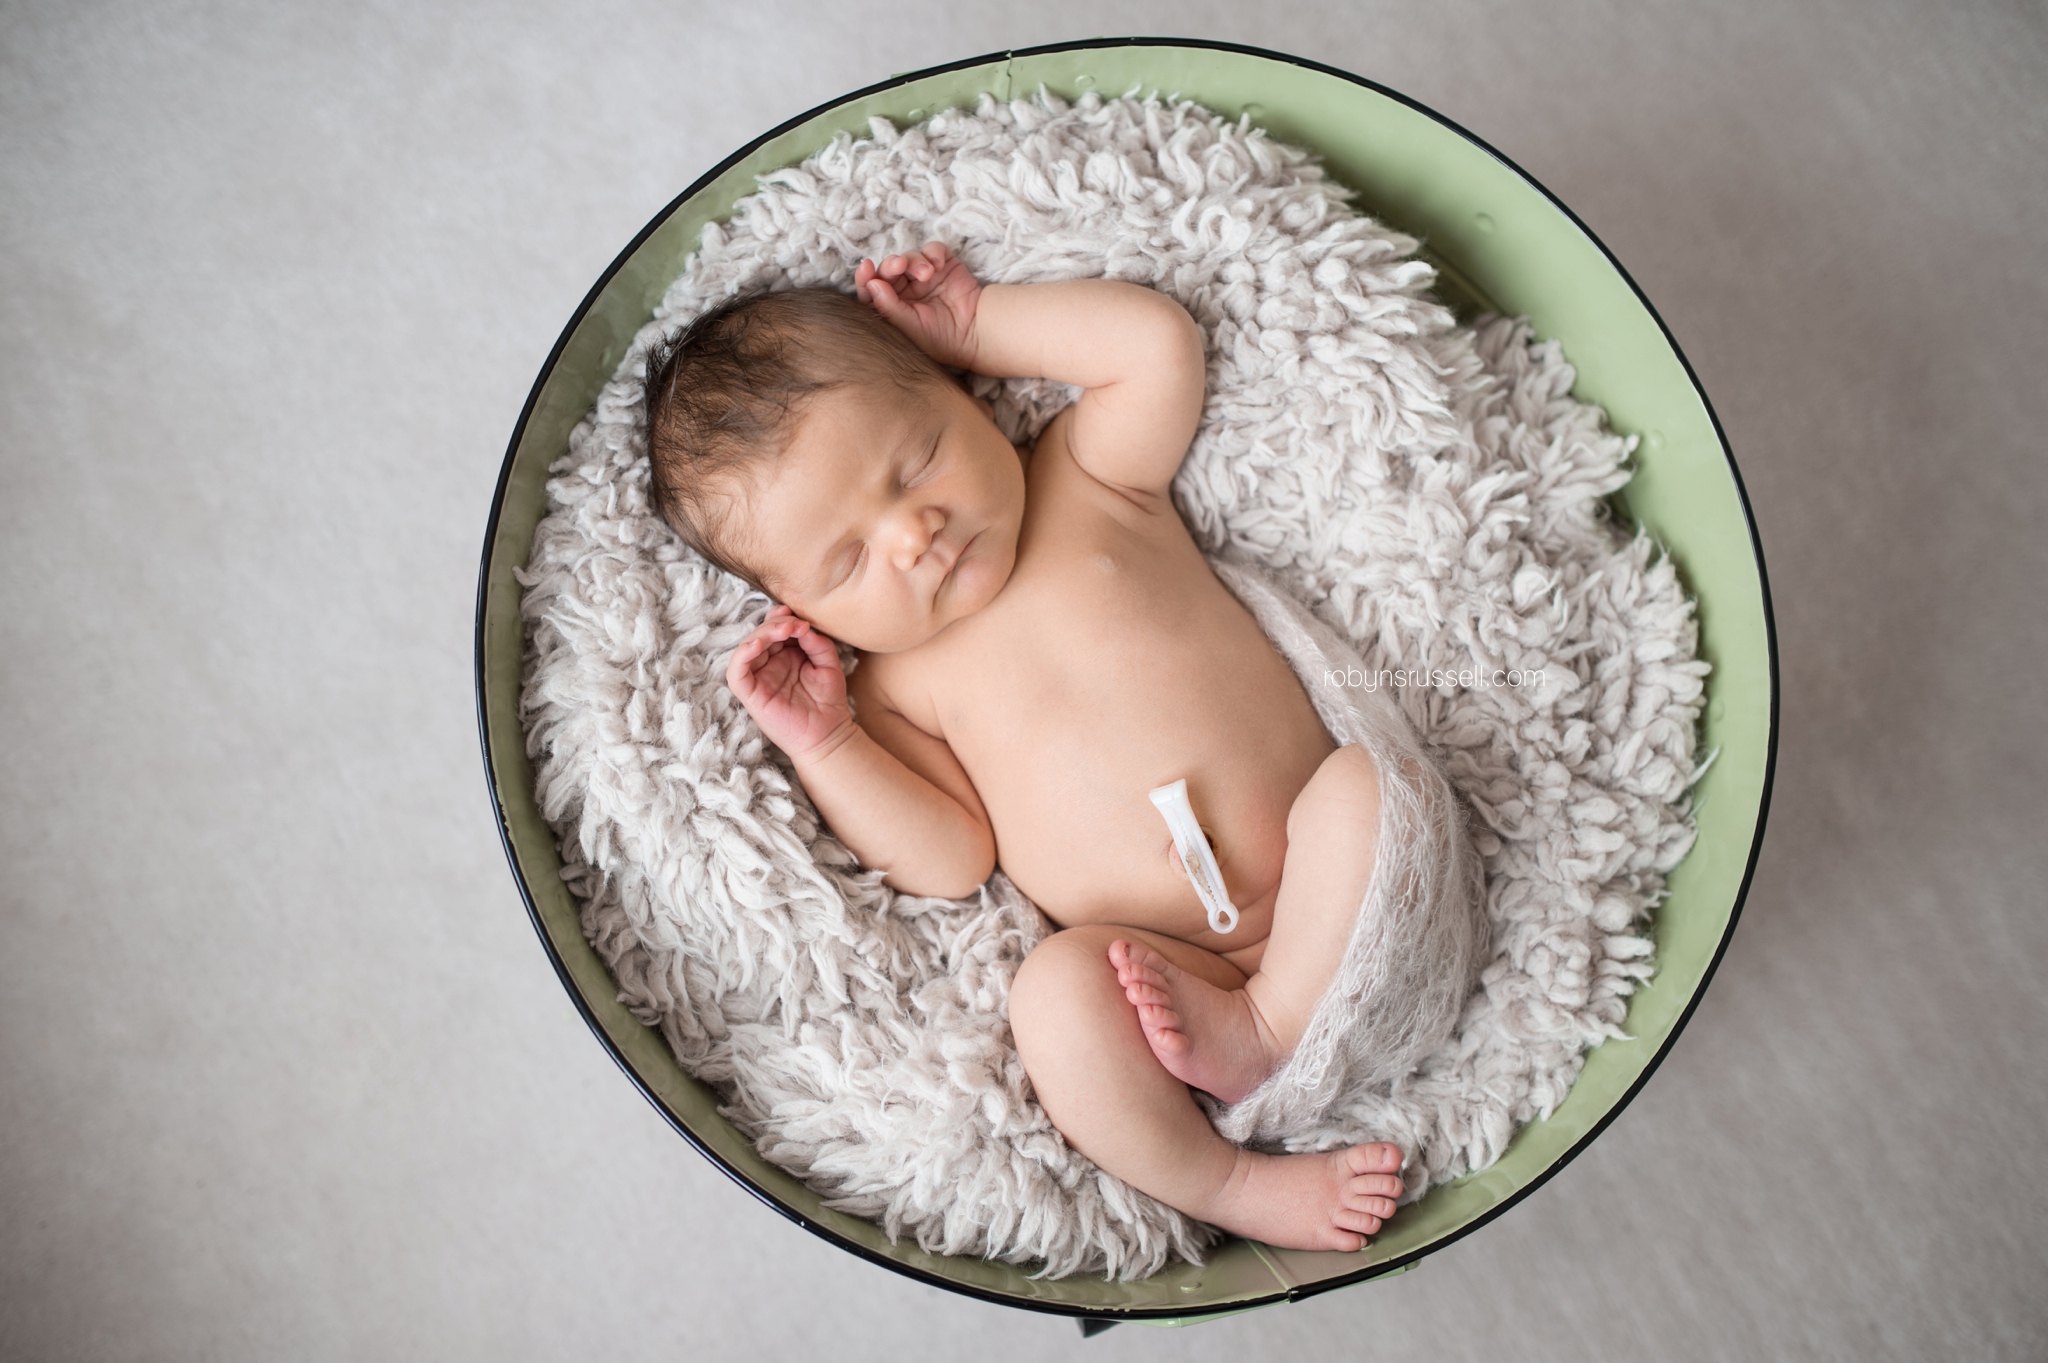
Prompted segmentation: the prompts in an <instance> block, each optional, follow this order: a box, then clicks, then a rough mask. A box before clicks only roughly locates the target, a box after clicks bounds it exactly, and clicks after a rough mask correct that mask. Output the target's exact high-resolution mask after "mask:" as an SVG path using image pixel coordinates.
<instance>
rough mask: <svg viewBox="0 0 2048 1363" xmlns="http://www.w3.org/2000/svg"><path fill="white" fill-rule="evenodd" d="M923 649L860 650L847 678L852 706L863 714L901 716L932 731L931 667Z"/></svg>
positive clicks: (933, 716)
mask: <svg viewBox="0 0 2048 1363" xmlns="http://www.w3.org/2000/svg"><path fill="white" fill-rule="evenodd" d="M927 651H928V650H927V649H926V648H923V647H920V648H912V649H906V650H904V651H903V652H901V653H864V654H862V655H861V659H860V665H859V666H857V667H855V668H854V669H853V675H852V676H851V677H849V678H848V679H847V690H848V691H849V692H850V693H851V694H852V696H853V703H854V708H855V710H856V711H857V712H859V713H860V714H863V715H873V714H875V713H877V712H878V711H882V712H887V713H890V714H896V715H901V716H902V717H903V718H905V719H908V720H909V721H910V722H911V723H913V724H915V725H917V727H918V728H920V729H923V730H924V731H925V732H926V733H931V732H933V731H934V730H933V724H934V723H935V716H936V713H937V711H936V707H935V705H934V704H933V700H932V695H933V688H932V682H933V669H932V666H931V660H930V659H929V658H926V657H924V656H923V655H924V654H925V653H926V652H927Z"/></svg>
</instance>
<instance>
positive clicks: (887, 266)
mask: <svg viewBox="0 0 2048 1363" xmlns="http://www.w3.org/2000/svg"><path fill="white" fill-rule="evenodd" d="M853 290H854V293H855V294H857V295H858V296H859V297H861V298H862V299H864V300H866V301H867V302H868V303H870V304H872V305H873V306H874V309H875V311H876V312H879V313H881V314H882V316H884V317H886V318H888V319H889V320H890V321H891V322H893V323H894V324H895V325H896V328H897V330H899V331H901V332H902V333H903V334H904V335H906V336H908V337H909V338H910V339H911V340H913V341H915V342H917V344H918V348H919V349H921V350H923V351H924V353H925V354H927V355H929V356H931V357H932V358H933V359H935V360H937V361H938V362H939V363H940V364H949V365H952V366H954V367H955V368H958V369H972V368H974V356H975V351H976V350H977V349H978V347H977V346H976V344H975V334H974V312H975V305H976V304H977V303H978V302H979V301H980V299H981V283H980V281H979V280H977V279H975V277H974V276H973V274H971V273H970V272H969V271H968V269H967V267H966V266H965V265H964V264H962V263H961V261H960V258H959V257H958V256H956V255H954V254H953V253H952V252H951V251H949V250H947V249H946V244H945V243H944V242H939V241H933V242H927V243H925V247H924V249H923V250H922V251H912V252H911V253H910V254H908V255H901V256H890V257H889V258H888V259H886V260H884V261H883V262H882V263H881V264H880V265H877V264H875V263H874V262H873V261H871V260H863V261H862V262H861V263H860V266H859V268H857V269H856V270H855V271H854V272H853Z"/></svg>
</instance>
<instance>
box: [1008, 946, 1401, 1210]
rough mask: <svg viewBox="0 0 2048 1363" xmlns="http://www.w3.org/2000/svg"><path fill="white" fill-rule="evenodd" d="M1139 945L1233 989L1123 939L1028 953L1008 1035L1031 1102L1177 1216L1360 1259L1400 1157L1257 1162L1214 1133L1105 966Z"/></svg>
mask: <svg viewBox="0 0 2048 1363" xmlns="http://www.w3.org/2000/svg"><path fill="white" fill-rule="evenodd" d="M1113 941H1125V942H1136V943H1141V944H1142V945H1143V946H1144V947H1145V949H1146V950H1148V951H1150V952H1153V953H1155V954H1157V955H1158V956H1159V958H1160V959H1161V960H1163V961H1166V962H1168V963H1169V964H1171V965H1172V966H1173V968H1174V969H1175V970H1176V971H1178V972H1181V973H1183V974H1185V975H1186V976H1187V977H1188V978H1191V979H1200V980H1202V981H1203V982H1204V983H1205V984H1208V985H1209V986H1210V987H1213V988H1218V989H1226V988H1235V987H1237V986H1240V985H1241V984H1242V983H1243V980H1244V977H1243V975H1242V974H1241V973H1240V972H1239V971H1238V970H1237V969H1236V968H1235V967H1233V966H1231V965H1230V963H1229V962H1227V961H1224V960H1223V959H1222V958H1220V957H1218V956H1215V955H1212V954H1211V953H1209V952H1206V951H1203V950H1202V949H1201V948H1199V947H1194V946H1190V945H1188V944H1187V943H1185V942H1177V941H1175V940H1173V939H1172V938H1169V937H1160V936H1157V935H1155V934H1153V933H1147V932H1140V931H1136V930H1134V929H1130V928H1109V927H1085V928H1071V929H1069V930H1067V931H1065V932H1062V933H1057V934H1055V935H1054V936H1052V937H1049V938H1047V939H1046V940H1045V941H1043V942H1041V943H1039V945H1038V947H1037V949H1036V950H1034V951H1033V952H1032V953H1031V955H1030V956H1029V957H1028V958H1027V959H1026V960H1025V962H1024V965H1023V967H1022V969H1020V970H1019V971H1018V972H1017V979H1016V982H1015V984H1013V985H1012V986H1011V990H1010V1025H1011V1029H1012V1031H1013V1032H1014V1033H1015V1035H1016V1039H1017V1051H1018V1053H1019V1054H1020V1055H1021V1056H1022V1057H1023V1060H1024V1068H1025V1071H1026V1072H1027V1073H1028V1074H1029V1075H1030V1076H1031V1083H1032V1087H1033V1088H1034V1089H1036V1090H1037V1093H1038V1101H1039V1102H1040V1103H1041V1104H1042V1105H1043V1106H1044V1108H1045V1111H1046V1115H1047V1116H1049V1117H1051V1118H1052V1122H1053V1125H1054V1126H1057V1127H1058V1128H1059V1130H1060V1134H1061V1135H1063V1136H1065V1137H1066V1138H1067V1143H1068V1144H1070V1145H1072V1146H1073V1147H1074V1148H1075V1149H1077V1150H1079V1151H1080V1152H1081V1153H1082V1154H1084V1155H1086V1156H1087V1157H1088V1158H1089V1159H1092V1160H1094V1161H1095V1162H1096V1163H1097V1164H1099V1165H1101V1166H1102V1167H1103V1168H1104V1169H1107V1170H1108V1171H1109V1172H1110V1173H1112V1174H1114V1175H1116V1176H1117V1177H1118V1178H1121V1179H1123V1180H1124V1181H1125V1182H1126V1183H1129V1184H1131V1185H1132V1186H1133V1187H1136V1188H1138V1189H1140V1190H1142V1191H1144V1192H1147V1193H1150V1194H1151V1195H1152V1196H1154V1197H1156V1198H1158V1199H1159V1200H1160V1201H1162V1202H1164V1203H1166V1204H1167V1205H1168V1206H1171V1207H1177V1208H1179V1209H1180V1210H1181V1211H1184V1212H1186V1213H1187V1214H1188V1215H1190V1216H1193V1217H1197V1218H1199V1219H1201V1220H1203V1221H1207V1222H1209V1223H1211V1224H1212V1225H1217V1226H1221V1227H1223V1228H1224V1229H1225V1230H1228V1231H1233V1232H1235V1233H1237V1234H1239V1235H1244V1236H1248V1237H1250V1238H1252V1239H1255V1240H1263V1241H1265V1242H1266V1243H1267V1244H1272V1245H1279V1246H1282V1247H1285V1248H1289V1249H1341V1250H1352V1249H1358V1248H1359V1247H1361V1246H1362V1245H1363V1244H1364V1243H1365V1237H1366V1236H1368V1235H1371V1234H1373V1233H1374V1232H1375V1231H1377V1230H1378V1229H1379V1228H1380V1222H1381V1221H1382V1220H1384V1219H1385V1218H1386V1217H1389V1216H1391V1215H1393V1212H1394V1199H1395V1198H1397V1197H1399V1196H1400V1194H1401V1178H1400V1174H1399V1170H1400V1167H1401V1152H1400V1151H1399V1150H1398V1149H1397V1148H1396V1147H1394V1146H1391V1145H1384V1144H1375V1145H1360V1146H1354V1147H1352V1148H1351V1149H1349V1150H1336V1151H1331V1152H1328V1153H1326V1154H1316V1155H1280V1156H1276V1155H1261V1154H1257V1153H1255V1152H1253V1151H1249V1150H1242V1149H1239V1148H1238V1147H1237V1146H1234V1145H1232V1144H1231V1143H1230V1142H1228V1141H1226V1140H1224V1139H1223V1138H1222V1137H1221V1136H1219V1135H1217V1134H1216V1131H1215V1128H1213V1127H1211V1126H1210V1125H1209V1119H1208V1117H1207V1115H1206V1114H1204V1113H1203V1111H1202V1109H1201V1108H1199V1107H1197V1106H1196V1105H1195V1100H1194V1097H1193V1095H1191V1094H1190V1093H1189V1092H1188V1087H1187V1085H1186V1084H1185V1083H1183V1082H1181V1081H1180V1080H1179V1079H1176V1078H1174V1076H1173V1075H1171V1074H1169V1073H1167V1072H1166V1069H1165V1068H1164V1067H1163V1066H1162V1065H1161V1064H1160V1063H1159V1061H1158V1059H1157V1057H1156V1056H1154V1055H1153V1052H1152V1048H1151V1046H1150V1045H1149V1044H1148V1043H1147V1041H1146V1038H1145V1034H1144V1032H1143V1031H1142V1030H1140V1028H1139V1026H1138V1020H1137V1017H1136V1015H1135V1013H1134V1012H1133V1011H1132V1009H1131V1006H1130V1004H1129V1003H1128V1002H1127V1001H1126V999H1125V995H1124V989H1123V986H1122V984H1121V983H1120V982H1119V981H1118V979H1117V976H1116V972H1115V970H1114V969H1113V968H1112V967H1111V966H1110V964H1109V959H1108V949H1109V944H1110V943H1111V942H1113Z"/></svg>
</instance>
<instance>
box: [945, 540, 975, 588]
mask: <svg viewBox="0 0 2048 1363" xmlns="http://www.w3.org/2000/svg"><path fill="white" fill-rule="evenodd" d="M980 538H981V532H980V531H978V530H977V531H976V532H975V533H974V534H973V535H971V536H969V537H968V540H967V543H965V544H963V545H961V546H960V548H959V549H958V550H957V551H956V552H955V553H954V555H953V561H952V562H951V563H949V564H947V565H946V575H945V576H944V577H942V578H940V579H939V587H940V588H941V589H942V590H943V589H944V588H945V586H946V584H948V583H950V582H951V581H952V580H953V574H954V573H956V572H958V571H960V565H961V564H963V563H965V562H966V561H967V555H968V554H969V553H970V552H972V551H973V549H974V542H975V541H976V540H978V539H980Z"/></svg>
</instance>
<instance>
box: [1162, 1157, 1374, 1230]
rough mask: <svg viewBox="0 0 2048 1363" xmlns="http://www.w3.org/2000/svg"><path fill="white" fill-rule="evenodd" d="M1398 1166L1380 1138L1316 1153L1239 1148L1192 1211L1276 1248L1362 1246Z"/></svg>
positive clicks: (1372, 1228) (1209, 1220)
mask: <svg viewBox="0 0 2048 1363" xmlns="http://www.w3.org/2000/svg"><path fill="white" fill-rule="evenodd" d="M1400 1169H1401V1151H1400V1149H1399V1147H1397V1146H1392V1145H1388V1144H1385V1143H1384V1142H1375V1143H1374V1144H1372V1145H1354V1146H1352V1147H1351V1148H1350V1149H1349V1150H1332V1151H1330V1152H1328V1153H1327V1154H1318V1155H1261V1154H1258V1153H1257V1152H1255V1151H1251V1150H1240V1151H1239V1152H1238V1157H1237V1165H1236V1167H1235V1168H1233V1169H1232V1170H1231V1173H1230V1178H1229V1180H1228V1181H1227V1182H1226V1183H1225V1184H1224V1187H1223V1190H1222V1191H1221V1192H1219V1193H1218V1194H1217V1195H1216V1196H1215V1197H1214V1198H1212V1199H1211V1200H1210V1204H1209V1205H1208V1206H1207V1207H1204V1208H1201V1209H1199V1210H1196V1211H1195V1215H1197V1216H1200V1217H1201V1218H1202V1219H1203V1220H1204V1221H1208V1222H1211V1223H1213V1224H1215V1225H1218V1226H1221V1227H1223V1229H1225V1230H1227V1231H1232V1232H1234V1233H1236V1234H1238V1235H1242V1236H1244V1237H1245V1238H1246V1239H1249V1240H1262V1241H1264V1242H1265V1243H1266V1244H1269V1245H1273V1246H1276V1247H1277V1248H1280V1249H1336V1250H1355V1249H1363V1248H1365V1241H1366V1237H1367V1236H1369V1235H1374V1234H1376V1233H1378V1231H1379V1228H1380V1224H1381V1223H1382V1222H1384V1221H1385V1220H1386V1219H1387V1218H1388V1217H1390V1216H1392V1215H1393V1214H1394V1200H1395V1199H1396V1198H1398V1197H1400V1195H1401V1190H1402V1183H1401V1174H1400ZM1191 1210H1193V1209H1191Z"/></svg>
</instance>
